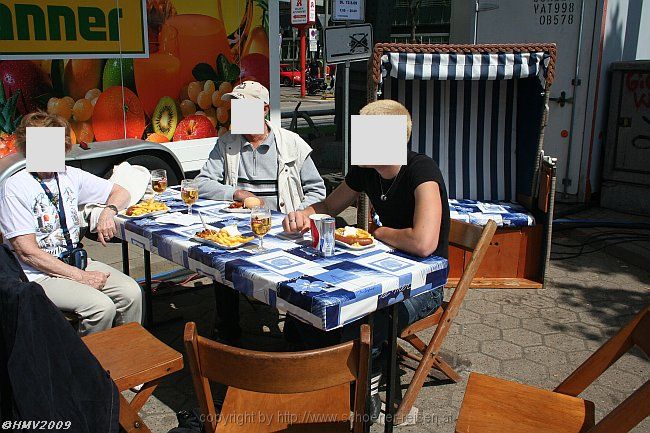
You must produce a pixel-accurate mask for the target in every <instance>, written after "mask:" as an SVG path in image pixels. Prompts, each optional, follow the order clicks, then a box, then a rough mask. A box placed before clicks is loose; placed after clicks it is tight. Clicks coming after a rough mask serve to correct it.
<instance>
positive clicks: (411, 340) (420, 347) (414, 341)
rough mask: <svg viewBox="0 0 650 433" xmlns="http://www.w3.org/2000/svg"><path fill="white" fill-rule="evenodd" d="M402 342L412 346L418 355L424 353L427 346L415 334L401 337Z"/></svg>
mask: <svg viewBox="0 0 650 433" xmlns="http://www.w3.org/2000/svg"><path fill="white" fill-rule="evenodd" d="M402 340H404V341H406V342H407V343H408V344H410V345H411V346H413V347H414V348H415V349H416V350H417V351H418V352H420V353H424V352H425V351H426V350H427V345H426V344H425V343H424V341H422V340H420V337H418V336H417V335H415V334H411V335H407V336H405V337H402Z"/></svg>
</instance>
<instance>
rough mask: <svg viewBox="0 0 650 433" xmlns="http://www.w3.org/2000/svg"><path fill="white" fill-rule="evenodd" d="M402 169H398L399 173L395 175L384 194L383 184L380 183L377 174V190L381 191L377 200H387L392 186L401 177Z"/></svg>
mask: <svg viewBox="0 0 650 433" xmlns="http://www.w3.org/2000/svg"><path fill="white" fill-rule="evenodd" d="M402 167H403V166H402ZM402 167H400V168H399V172H398V173H397V176H395V179H393V181H392V182H391V184H390V186H389V187H388V189H387V190H386V192H384V184H383V183H382V182H381V176H380V175H379V173H377V176H379V188H380V189H381V195H380V196H379V199H380V200H381V201H386V200H388V193H389V192H390V190H391V189H392V188H393V185H395V184H396V183H397V182H398V181H399V178H400V176H401V175H402Z"/></svg>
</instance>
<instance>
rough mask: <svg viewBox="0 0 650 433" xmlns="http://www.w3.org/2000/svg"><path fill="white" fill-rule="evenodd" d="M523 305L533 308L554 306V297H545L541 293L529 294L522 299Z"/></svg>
mask: <svg viewBox="0 0 650 433" xmlns="http://www.w3.org/2000/svg"><path fill="white" fill-rule="evenodd" d="M522 302H523V304H524V305H528V306H529V307H534V308H551V307H555V299H553V298H547V297H544V296H541V295H531V296H528V297H526V298H524V300H523V301H522Z"/></svg>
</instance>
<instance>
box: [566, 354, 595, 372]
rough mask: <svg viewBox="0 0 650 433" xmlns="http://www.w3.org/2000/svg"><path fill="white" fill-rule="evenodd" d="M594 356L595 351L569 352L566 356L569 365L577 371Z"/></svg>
mask: <svg viewBox="0 0 650 433" xmlns="http://www.w3.org/2000/svg"><path fill="white" fill-rule="evenodd" d="M593 354H594V351H593V350H581V351H579V352H569V353H567V354H566V356H567V360H568V363H569V365H571V366H572V367H573V368H574V369H576V368H578V366H579V365H581V364H582V363H583V362H585V361H586V360H587V359H588V358H589V357H590V356H591V355H593Z"/></svg>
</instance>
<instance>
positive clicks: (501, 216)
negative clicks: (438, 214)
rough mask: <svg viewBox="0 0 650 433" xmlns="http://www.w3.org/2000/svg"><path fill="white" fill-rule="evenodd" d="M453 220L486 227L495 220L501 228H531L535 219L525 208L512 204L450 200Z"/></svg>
mask: <svg viewBox="0 0 650 433" xmlns="http://www.w3.org/2000/svg"><path fill="white" fill-rule="evenodd" d="M449 214H450V216H451V219H454V220H459V221H463V222H466V223H470V224H476V225H480V226H484V225H485V224H487V222H488V220H493V221H494V222H496V223H497V226H499V227H510V228H514V227H530V226H534V225H535V217H534V216H533V215H532V214H531V213H530V212H528V211H527V210H526V208H524V207H523V206H521V205H519V204H516V203H510V202H500V201H497V202H481V201H477V200H455V199H449Z"/></svg>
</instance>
